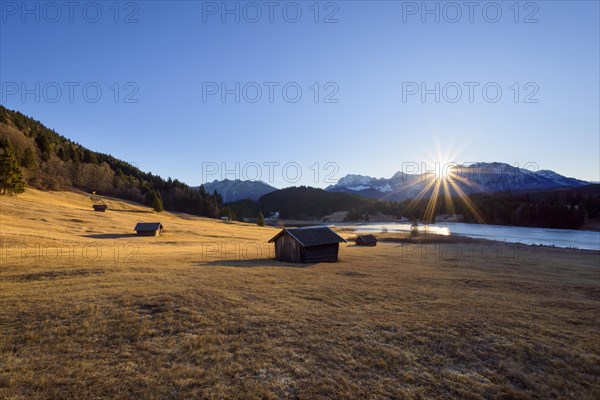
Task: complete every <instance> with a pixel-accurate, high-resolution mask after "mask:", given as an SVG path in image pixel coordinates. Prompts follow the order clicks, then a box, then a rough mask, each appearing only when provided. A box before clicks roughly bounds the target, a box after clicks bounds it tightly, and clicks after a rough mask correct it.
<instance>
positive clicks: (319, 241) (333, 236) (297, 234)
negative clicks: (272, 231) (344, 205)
mask: <svg viewBox="0 0 600 400" xmlns="http://www.w3.org/2000/svg"><path fill="white" fill-rule="evenodd" d="M286 232H287V233H288V234H289V235H290V236H291V237H293V238H294V239H295V240H296V241H297V242H298V243H300V244H301V245H302V246H304V247H310V246H319V245H323V244H334V243H341V242H346V240H345V239H344V238H343V237H341V236H340V235H338V234H337V233H335V232H334V231H332V230H331V229H329V228H327V227H325V226H316V227H308V228H284V229H283V230H282V231H281V232H279V233H278V234H277V235H275V236H274V237H273V238H272V239H271V240H269V243H271V242H274V241H275V239H277V238H278V237H279V236H281V235H283V234H284V233H286Z"/></svg>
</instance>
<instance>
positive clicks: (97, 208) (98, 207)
mask: <svg viewBox="0 0 600 400" xmlns="http://www.w3.org/2000/svg"><path fill="white" fill-rule="evenodd" d="M92 207H94V211H98V212H105V211H106V209H107V208H108V206H107V205H106V204H94V205H93V206H92Z"/></svg>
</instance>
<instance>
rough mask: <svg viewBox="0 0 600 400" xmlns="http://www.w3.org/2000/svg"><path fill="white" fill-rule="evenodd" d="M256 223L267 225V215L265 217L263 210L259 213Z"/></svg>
mask: <svg viewBox="0 0 600 400" xmlns="http://www.w3.org/2000/svg"><path fill="white" fill-rule="evenodd" d="M256 225H258V226H265V217H263V215H262V213H261V212H259V213H258V219H257V221H256Z"/></svg>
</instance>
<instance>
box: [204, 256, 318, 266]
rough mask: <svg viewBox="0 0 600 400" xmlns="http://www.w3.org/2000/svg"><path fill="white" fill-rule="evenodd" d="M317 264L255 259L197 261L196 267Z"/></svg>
mask: <svg viewBox="0 0 600 400" xmlns="http://www.w3.org/2000/svg"><path fill="white" fill-rule="evenodd" d="M314 265H317V264H314V263H312V264H301V263H286V262H282V261H277V260H273V259H272V258H257V259H253V260H215V261H199V262H197V263H195V264H194V266H197V267H234V268H265V267H266V268H310V267H312V266H314Z"/></svg>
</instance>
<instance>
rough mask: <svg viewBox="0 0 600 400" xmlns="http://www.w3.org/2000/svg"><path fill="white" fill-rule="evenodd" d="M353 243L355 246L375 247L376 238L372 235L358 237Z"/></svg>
mask: <svg viewBox="0 0 600 400" xmlns="http://www.w3.org/2000/svg"><path fill="white" fill-rule="evenodd" d="M354 243H355V244H356V245H357V246H377V238H376V237H375V236H373V235H360V236H359V237H357V238H356V240H355V241H354Z"/></svg>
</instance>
